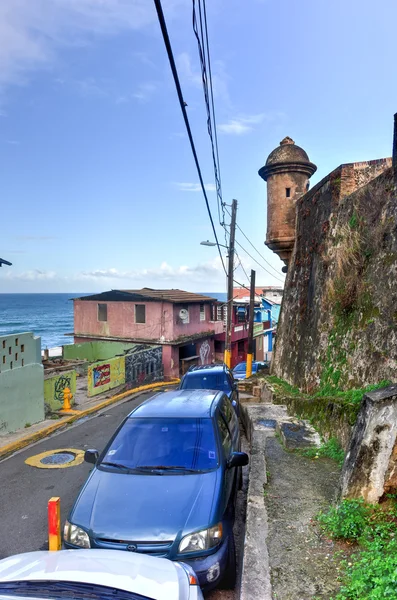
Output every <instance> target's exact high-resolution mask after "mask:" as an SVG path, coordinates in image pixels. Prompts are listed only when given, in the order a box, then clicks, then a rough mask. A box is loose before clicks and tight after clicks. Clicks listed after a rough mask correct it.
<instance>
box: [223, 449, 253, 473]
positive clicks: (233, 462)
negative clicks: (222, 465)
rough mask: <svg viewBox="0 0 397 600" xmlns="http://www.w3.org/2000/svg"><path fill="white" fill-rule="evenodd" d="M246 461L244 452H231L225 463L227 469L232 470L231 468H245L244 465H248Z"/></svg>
mask: <svg viewBox="0 0 397 600" xmlns="http://www.w3.org/2000/svg"><path fill="white" fill-rule="evenodd" d="M248 461H249V458H248V454H246V453H245V452H233V454H232V455H231V457H230V458H229V460H228V461H227V468H228V469H232V468H233V467H245V465H248Z"/></svg>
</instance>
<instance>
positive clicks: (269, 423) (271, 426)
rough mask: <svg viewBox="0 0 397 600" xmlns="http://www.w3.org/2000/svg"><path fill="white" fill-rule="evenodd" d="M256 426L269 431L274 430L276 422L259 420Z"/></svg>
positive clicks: (273, 420)
mask: <svg viewBox="0 0 397 600" xmlns="http://www.w3.org/2000/svg"><path fill="white" fill-rule="evenodd" d="M258 424H259V425H262V426H263V427H268V428H269V429H276V425H277V421H276V420H275V419H261V420H260V421H258Z"/></svg>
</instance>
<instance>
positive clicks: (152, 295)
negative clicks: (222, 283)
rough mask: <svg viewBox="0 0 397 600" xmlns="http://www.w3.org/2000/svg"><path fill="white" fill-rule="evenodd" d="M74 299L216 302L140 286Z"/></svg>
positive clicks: (180, 291)
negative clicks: (135, 288)
mask: <svg viewBox="0 0 397 600" xmlns="http://www.w3.org/2000/svg"><path fill="white" fill-rule="evenodd" d="M74 300H99V301H108V302H120V301H124V302H134V301H135V302H145V301H146V302H156V301H163V302H171V303H173V304H192V303H201V304H204V303H206V302H217V300H216V298H212V297H211V296H203V295H202V294H195V293H193V292H185V291H184V290H173V289H172V290H154V289H151V288H142V289H140V290H110V291H108V292H102V293H101V294H92V295H90V296H83V297H81V298H74Z"/></svg>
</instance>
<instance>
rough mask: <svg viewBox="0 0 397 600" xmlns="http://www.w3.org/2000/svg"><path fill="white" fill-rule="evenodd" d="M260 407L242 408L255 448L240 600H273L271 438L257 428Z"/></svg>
mask: <svg viewBox="0 0 397 600" xmlns="http://www.w3.org/2000/svg"><path fill="white" fill-rule="evenodd" d="M259 406H260V407H261V408H262V407H263V404H261V405H258V404H257V405H250V404H244V403H242V404H241V405H240V410H241V420H242V422H243V425H244V428H245V431H246V434H247V438H248V441H249V443H250V446H251V458H250V471H249V484H248V493H247V516H246V526H245V539H244V551H243V567H242V574H241V587H240V600H252V598H255V600H272V587H271V582H270V564H269V554H268V550H267V541H266V539H267V535H268V519H267V511H266V506H265V502H264V488H263V486H264V484H266V482H267V475H266V461H265V447H266V438H267V435H268V434H267V432H266V431H263V430H261V429H257V427H256V420H257V418H256V417H257V413H256V411H255V409H257V408H258V407H259Z"/></svg>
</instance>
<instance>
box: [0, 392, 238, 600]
mask: <svg viewBox="0 0 397 600" xmlns="http://www.w3.org/2000/svg"><path fill="white" fill-rule="evenodd" d="M153 395H154V393H153V392H151V393H147V394H140V395H139V396H137V397H135V398H133V399H131V400H128V401H126V402H124V403H122V404H119V405H116V406H113V407H109V408H108V409H105V410H104V411H103V412H102V413H99V414H97V415H95V416H93V417H89V418H86V419H85V420H81V421H80V422H79V423H77V424H75V425H73V426H72V427H69V428H68V429H66V430H65V431H63V432H61V433H59V434H56V435H54V436H52V437H51V438H48V439H46V440H43V441H42V442H38V443H36V444H34V445H33V446H30V447H29V448H27V449H25V450H23V451H21V452H20V453H18V454H15V455H14V456H12V457H10V458H8V459H6V460H3V461H1V462H0V559H1V558H5V557H6V556H10V555H12V554H19V553H21V552H30V551H32V550H48V534H47V503H48V500H49V499H50V498H51V497H52V496H59V497H60V498H61V522H62V525H63V523H64V522H65V519H66V518H67V516H68V513H69V511H70V509H71V507H72V505H73V503H74V501H75V499H76V497H77V494H78V492H79V490H80V489H81V487H82V485H83V484H84V482H85V480H86V478H87V476H88V474H89V472H90V469H91V465H88V464H87V463H84V462H83V463H82V464H80V465H77V466H73V467H67V468H60V469H39V468H36V467H31V466H29V465H27V464H25V460H26V459H27V458H30V457H32V456H35V455H37V454H41V453H42V452H47V451H49V450H61V449H66V448H70V449H76V450H86V449H87V448H96V449H97V450H99V451H101V450H102V449H103V448H104V446H105V445H106V443H107V442H108V440H109V438H110V437H111V435H112V434H113V433H114V431H115V429H116V428H117V427H118V425H119V424H120V423H121V421H122V420H123V419H124V418H125V417H126V416H127V415H128V414H129V413H130V412H131V411H132V410H133V408H135V407H136V406H138V405H139V404H141V403H142V402H143V401H144V400H146V399H148V398H150V397H151V396H153ZM242 445H243V450H245V451H248V447H247V442H246V440H245V438H243V440H242ZM243 480H244V484H243V489H242V490H240V491H239V492H238V497H237V506H236V523H235V528H234V530H235V538H236V546H237V559H238V571H239V575H238V585H237V586H236V590H235V591H225V590H220V589H217V590H214V591H213V592H211V593H210V594H208V595H207V600H235V599H237V598H238V591H237V590H238V589H239V579H240V572H241V563H242V548H243V543H244V529H245V512H246V494H247V487H248V467H244V469H243Z"/></svg>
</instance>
